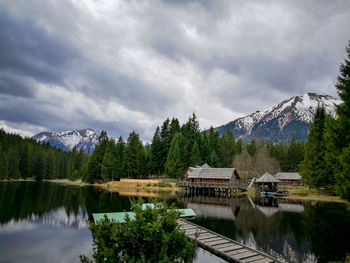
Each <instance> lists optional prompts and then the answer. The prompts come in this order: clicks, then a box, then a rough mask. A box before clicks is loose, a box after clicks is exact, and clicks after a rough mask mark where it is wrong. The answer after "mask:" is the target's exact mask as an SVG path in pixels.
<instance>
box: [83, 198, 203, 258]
mask: <svg viewBox="0 0 350 263" xmlns="http://www.w3.org/2000/svg"><path fill="white" fill-rule="evenodd" d="M142 203H143V201H142V200H141V199H140V200H139V201H138V202H137V203H132V207H133V212H135V214H136V216H135V220H131V219H130V218H129V217H126V218H125V219H126V222H125V223H115V222H111V221H109V220H108V218H107V217H106V216H105V218H104V219H103V220H101V221H100V222H99V223H98V224H94V223H91V224H90V230H91V232H92V236H93V244H94V252H93V260H90V259H88V258H87V257H86V256H80V261H81V262H85V263H88V262H96V263H99V262H107V263H112V262H191V261H192V260H193V258H194V256H195V251H196V245H195V243H193V242H192V241H190V240H189V239H188V238H187V237H186V236H185V234H184V233H183V232H182V231H180V230H179V228H178V223H177V218H178V216H179V213H178V212H177V211H176V209H175V207H174V205H172V206H171V207H169V206H168V205H166V204H165V203H161V204H160V203H154V205H155V208H153V209H152V208H151V207H147V208H146V209H145V210H142V209H141V205H142Z"/></svg>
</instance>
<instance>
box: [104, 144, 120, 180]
mask: <svg viewBox="0 0 350 263" xmlns="http://www.w3.org/2000/svg"><path fill="white" fill-rule="evenodd" d="M114 148H115V145H114V143H113V142H109V143H108V145H107V148H106V151H105V154H104V156H103V161H102V166H101V177H102V179H103V180H109V179H112V180H115V179H116V178H117V171H116V170H117V169H116V164H117V158H116V156H115V153H114Z"/></svg>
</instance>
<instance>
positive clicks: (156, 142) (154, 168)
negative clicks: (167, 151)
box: [150, 126, 163, 175]
mask: <svg viewBox="0 0 350 263" xmlns="http://www.w3.org/2000/svg"><path fill="white" fill-rule="evenodd" d="M162 170H163V169H162V140H161V138H160V129H159V126H158V127H157V128H156V131H155V133H154V135H153V139H152V145H151V152H150V172H151V174H157V175H160V174H161V173H162Z"/></svg>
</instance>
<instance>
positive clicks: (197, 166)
mask: <svg viewBox="0 0 350 263" xmlns="http://www.w3.org/2000/svg"><path fill="white" fill-rule="evenodd" d="M196 168H211V167H210V166H209V164H207V163H205V164H203V165H196Z"/></svg>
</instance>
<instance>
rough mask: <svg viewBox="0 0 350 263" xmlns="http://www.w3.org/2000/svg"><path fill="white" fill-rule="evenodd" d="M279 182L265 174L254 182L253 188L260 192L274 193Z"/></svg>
mask: <svg viewBox="0 0 350 263" xmlns="http://www.w3.org/2000/svg"><path fill="white" fill-rule="evenodd" d="M279 182H280V181H279V180H278V179H276V178H275V177H273V176H272V175H271V174H269V173H265V174H264V175H263V176H261V177H260V178H258V179H257V180H256V181H255V188H256V190H259V191H260V192H276V191H277V185H278V183H279Z"/></svg>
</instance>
